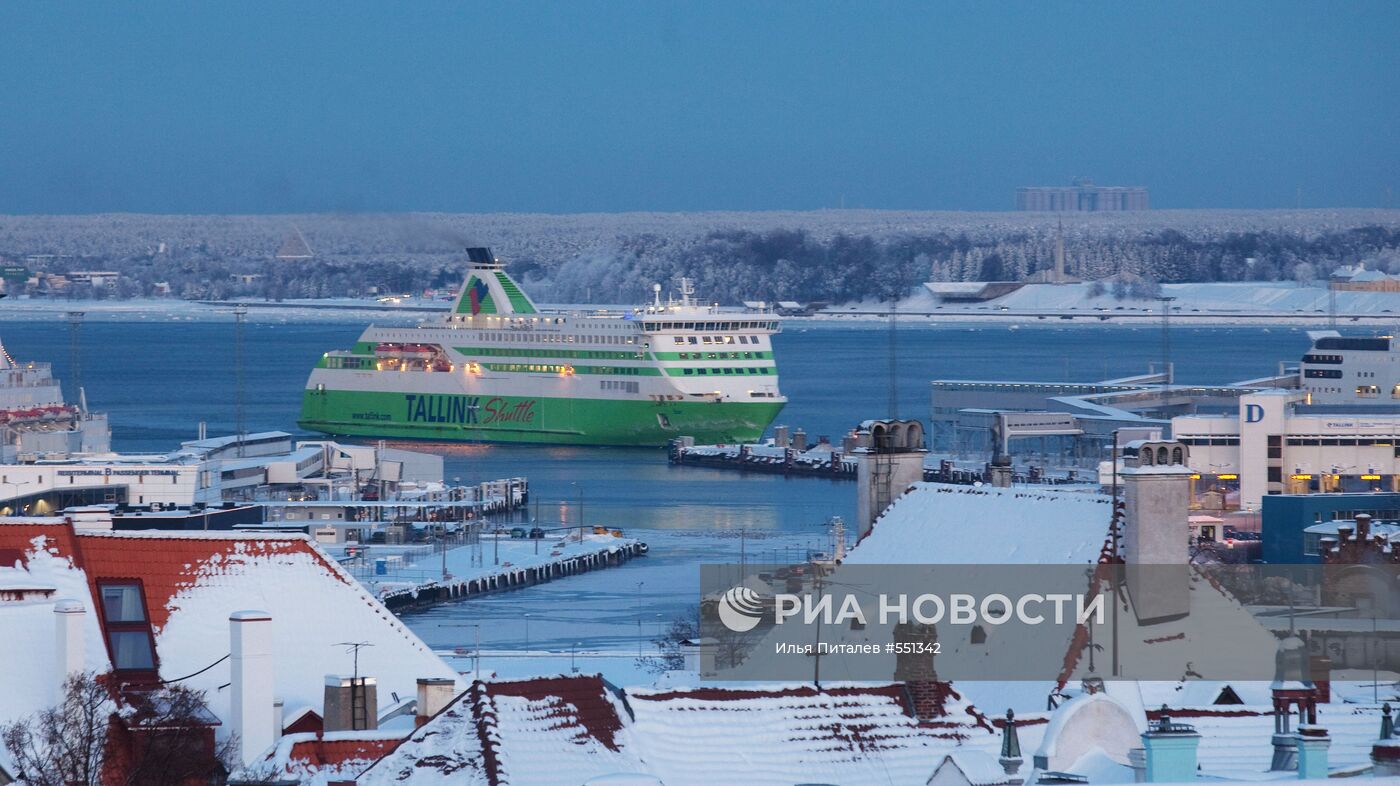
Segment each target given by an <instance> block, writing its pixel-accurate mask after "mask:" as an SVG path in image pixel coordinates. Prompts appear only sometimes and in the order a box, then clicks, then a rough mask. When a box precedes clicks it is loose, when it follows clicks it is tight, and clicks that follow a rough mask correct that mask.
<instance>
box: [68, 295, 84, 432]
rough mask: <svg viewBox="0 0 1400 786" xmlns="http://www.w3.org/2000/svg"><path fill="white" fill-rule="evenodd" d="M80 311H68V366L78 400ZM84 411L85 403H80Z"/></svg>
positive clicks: (80, 396) (80, 391) (80, 389)
mask: <svg viewBox="0 0 1400 786" xmlns="http://www.w3.org/2000/svg"><path fill="white" fill-rule="evenodd" d="M83 313H84V312H82V311H69V312H68V366H69V368H70V369H71V370H70V372H69V373H70V374H71V375H72V378H73V391H74V392H75V393H76V394H77V397H78V400H79V401H80V402H82V401H83V399H84V396H83V352H82V342H81V341H80V340H79V336H80V333H81V332H82V327H83ZM82 409H83V410H84V411H86V410H87V406H86V404H83V405H82Z"/></svg>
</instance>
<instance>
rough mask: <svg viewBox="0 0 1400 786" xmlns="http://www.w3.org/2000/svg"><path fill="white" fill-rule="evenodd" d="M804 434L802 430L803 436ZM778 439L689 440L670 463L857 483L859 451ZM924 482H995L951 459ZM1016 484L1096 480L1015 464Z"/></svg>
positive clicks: (979, 468)
mask: <svg viewBox="0 0 1400 786" xmlns="http://www.w3.org/2000/svg"><path fill="white" fill-rule="evenodd" d="M799 433H800V432H799ZM775 442H776V440H769V441H768V442H766V443H760V444H747V445H695V444H693V442H692V441H691V440H688V439H684V438H682V439H677V440H675V441H673V442H672V443H671V447H670V450H669V459H670V462H671V463H672V464H676V465H679V466H689V467H710V468H714V469H727V470H737V471H740V472H762V473H767V474H770V475H791V476H802V477H818V478H831V479H835V480H855V479H856V473H857V466H858V463H859V459H858V455H859V454H858V453H856V452H855V450H854V448H851V449H849V450H848V449H847V448H846V446H845V445H843V446H841V447H837V446H835V445H832V444H831V443H830V442H829V441H827V440H826V438H825V437H822V438H820V439H819V441H818V443H817V444H816V445H815V446H813V447H811V448H806V447H803V448H798V447H793V446H791V445H789V446H787V447H780V446H778V445H777V444H775ZM923 479H924V480H926V481H929V482H933V483H951V484H954V485H963V486H972V485H975V484H977V483H991V482H992V477H991V472H990V470H989V465H987V464H980V465H969V464H965V463H964V464H959V463H958V462H956V461H953V460H951V459H942V458H938V457H936V456H930V457H929V458H928V459H927V460H926V463H925V465H924V471H923ZM1010 479H1011V482H1012V483H1014V484H1018V485H1026V484H1030V485H1064V484H1074V483H1085V482H1093V481H1094V480H1096V478H1093V477H1090V476H1088V475H1087V474H1086V473H1082V471H1076V470H1074V469H1045V468H1042V467H1039V466H1029V465H1028V466H1017V467H1015V468H1014V469H1013V471H1012V473H1011V475H1010Z"/></svg>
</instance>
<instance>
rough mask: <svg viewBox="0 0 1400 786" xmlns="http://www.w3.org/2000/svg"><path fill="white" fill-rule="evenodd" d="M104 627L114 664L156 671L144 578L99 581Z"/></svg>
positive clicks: (132, 669)
mask: <svg viewBox="0 0 1400 786" xmlns="http://www.w3.org/2000/svg"><path fill="white" fill-rule="evenodd" d="M97 589H98V594H99V595H100V596H101V598H102V627H103V633H104V634H105V635H106V637H107V651H108V653H109V654H110V655H111V657H112V668H113V670H114V671H118V672H154V671H155V670H156V652H155V637H154V636H153V635H152V634H151V622H150V620H149V619H148V618H147V617H146V598H145V594H144V593H143V592H142V590H141V584H140V582H135V581H99V582H98V583H97Z"/></svg>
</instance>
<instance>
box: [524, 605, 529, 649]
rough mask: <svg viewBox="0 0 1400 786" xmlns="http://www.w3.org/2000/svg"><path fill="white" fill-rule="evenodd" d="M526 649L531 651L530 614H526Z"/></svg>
mask: <svg viewBox="0 0 1400 786" xmlns="http://www.w3.org/2000/svg"><path fill="white" fill-rule="evenodd" d="M525 651H526V652H529V651H530V615H529V614H528V613H526V614H525Z"/></svg>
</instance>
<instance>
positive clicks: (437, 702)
mask: <svg viewBox="0 0 1400 786" xmlns="http://www.w3.org/2000/svg"><path fill="white" fill-rule="evenodd" d="M456 692H457V681H456V680H450V679H447V678H445V677H419V678H418V713H417V716H416V717H415V718H414V721H413V724H414V728H417V727H418V726H422V725H423V724H425V723H427V722H428V720H429V719H430V718H432V717H433V716H434V715H437V714H438V713H439V712H442V708H443V707H446V706H447V705H448V704H451V703H452V697H453V696H454V695H456Z"/></svg>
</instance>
